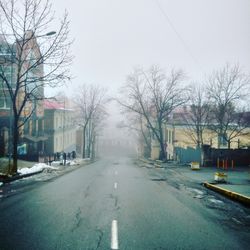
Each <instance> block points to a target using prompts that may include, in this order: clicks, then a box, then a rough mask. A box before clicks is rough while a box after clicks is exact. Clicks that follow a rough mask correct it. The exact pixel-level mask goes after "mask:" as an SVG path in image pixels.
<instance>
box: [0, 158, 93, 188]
mask: <svg viewBox="0 0 250 250" xmlns="http://www.w3.org/2000/svg"><path fill="white" fill-rule="evenodd" d="M88 162H89V160H88V159H74V160H68V161H67V164H66V165H61V164H60V161H53V162H52V164H51V166H50V165H47V164H45V163H38V162H29V161H22V160H18V173H17V174H16V175H13V176H8V175H6V172H7V170H8V164H7V162H6V159H1V162H0V186H1V185H3V184H4V183H8V182H12V181H15V180H19V179H22V178H26V177H30V176H32V175H36V174H39V173H42V172H44V171H46V172H51V171H52V172H53V171H57V172H58V171H60V172H65V173H66V172H68V171H72V170H74V169H75V168H78V167H79V166H80V165H82V164H87V163H88ZM1 163H2V164H1Z"/></svg>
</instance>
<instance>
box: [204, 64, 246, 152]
mask: <svg viewBox="0 0 250 250" xmlns="http://www.w3.org/2000/svg"><path fill="white" fill-rule="evenodd" d="M249 87H250V79H249V76H247V75H245V74H243V73H242V71H241V69H240V67H239V66H238V65H233V66H232V65H229V64H227V65H226V66H225V67H224V68H223V69H221V70H218V71H215V72H214V73H213V74H211V76H210V77H209V81H208V87H207V92H208V97H209V100H210V103H211V108H212V110H211V111H212V112H211V114H212V116H211V124H210V128H211V129H212V130H214V131H215V132H216V133H217V134H218V135H219V136H222V137H224V140H226V141H227V142H228V147H229V148H230V142H231V140H232V139H233V138H235V137H236V136H238V135H239V134H241V133H243V132H244V129H245V128H246V125H247V124H244V115H243V113H244V112H243V107H244V104H245V101H246V97H248V96H249ZM219 146H220V145H219Z"/></svg>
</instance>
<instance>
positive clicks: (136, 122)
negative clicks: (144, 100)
mask: <svg viewBox="0 0 250 250" xmlns="http://www.w3.org/2000/svg"><path fill="white" fill-rule="evenodd" d="M124 115H126V121H122V122H120V123H119V124H118V125H117V126H118V127H119V128H126V129H128V131H129V132H130V133H134V135H135V136H136V138H137V140H138V143H139V144H140V146H141V147H143V156H144V157H146V158H148V157H150V151H151V140H152V138H151V131H150V129H149V127H148V126H147V124H146V123H145V119H143V117H142V115H141V114H138V113H131V112H125V113H124Z"/></svg>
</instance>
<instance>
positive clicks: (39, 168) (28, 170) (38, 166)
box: [18, 163, 58, 175]
mask: <svg viewBox="0 0 250 250" xmlns="http://www.w3.org/2000/svg"><path fill="white" fill-rule="evenodd" d="M46 168H50V169H54V170H56V169H58V168H56V167H52V166H48V165H47V164H45V163H37V164H35V165H34V166H33V167H31V168H21V169H18V173H19V174H21V175H24V174H31V173H35V172H39V171H42V170H44V169H46Z"/></svg>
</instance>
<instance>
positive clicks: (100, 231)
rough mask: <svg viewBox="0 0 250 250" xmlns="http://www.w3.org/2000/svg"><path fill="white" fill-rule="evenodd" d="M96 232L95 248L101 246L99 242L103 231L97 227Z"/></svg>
mask: <svg viewBox="0 0 250 250" xmlns="http://www.w3.org/2000/svg"><path fill="white" fill-rule="evenodd" d="M96 232H97V233H98V239H97V246H96V250H97V249H98V248H99V247H100V246H101V242H102V238H103V231H102V230H101V229H97V230H96Z"/></svg>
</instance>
